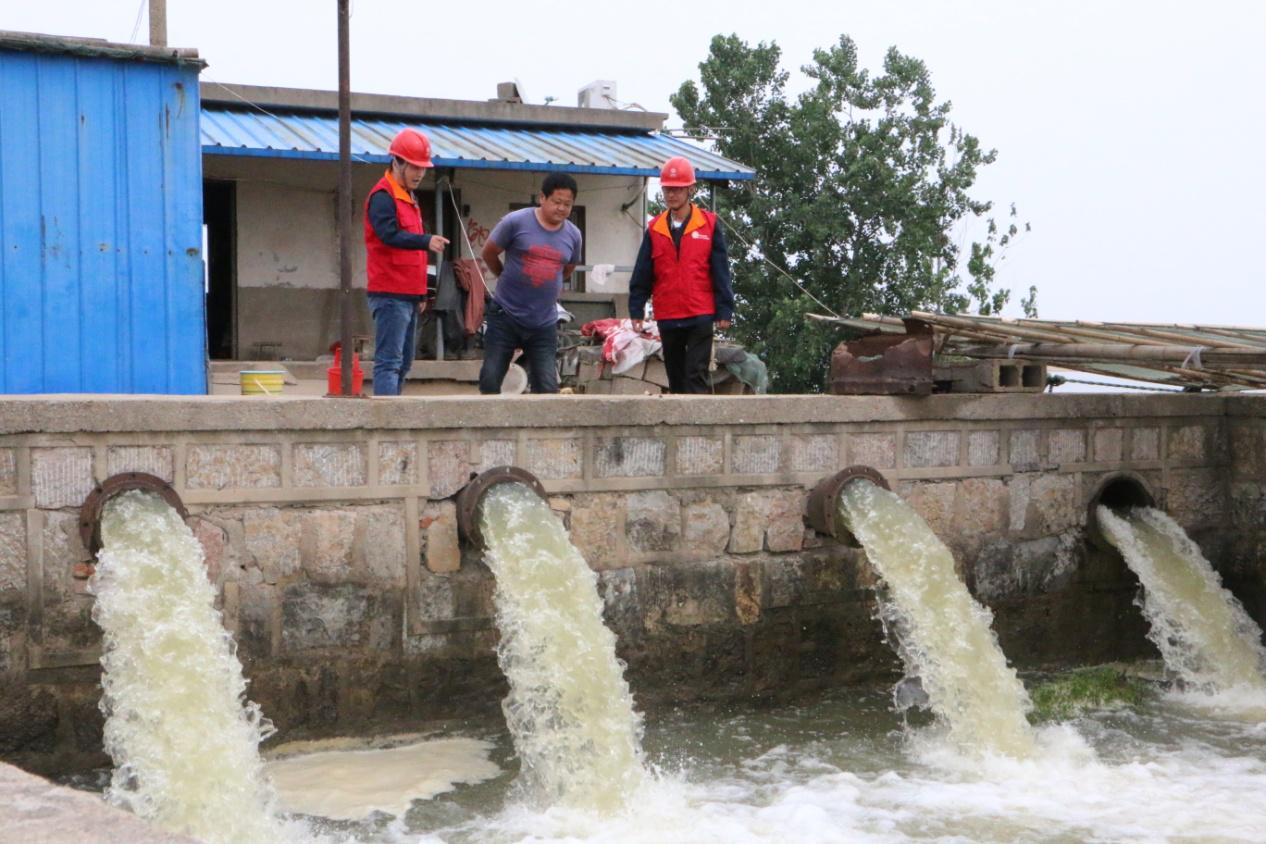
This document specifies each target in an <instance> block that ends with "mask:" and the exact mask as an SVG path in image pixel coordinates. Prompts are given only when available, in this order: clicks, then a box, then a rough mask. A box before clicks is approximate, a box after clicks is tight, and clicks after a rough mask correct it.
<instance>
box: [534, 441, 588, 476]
mask: <svg viewBox="0 0 1266 844" xmlns="http://www.w3.org/2000/svg"><path fill="white" fill-rule="evenodd" d="M526 451H527V458H526V461H525V462H526V464H527V465H526V467H525V468H527V470H528V471H529V472H531V473H532V474H533V475H536V476H537V477H538V478H541V479H542V480H556V479H563V478H579V477H580V476H581V475H582V474H583V473H584V441H583V440H581V439H580V438H579V437H568V438H566V439H532V440H528V442H527V446H526Z"/></svg>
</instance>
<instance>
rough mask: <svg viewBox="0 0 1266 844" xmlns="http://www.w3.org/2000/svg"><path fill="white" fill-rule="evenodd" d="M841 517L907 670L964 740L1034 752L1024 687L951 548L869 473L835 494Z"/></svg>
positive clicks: (956, 738) (1020, 753) (978, 746)
mask: <svg viewBox="0 0 1266 844" xmlns="http://www.w3.org/2000/svg"><path fill="white" fill-rule="evenodd" d="M839 509H840V516H841V517H842V518H843V519H844V521H845V523H846V524H847V525H848V527H849V530H851V531H852V532H853V535H854V536H856V537H857V539H858V540H859V541H860V542H861V544H862V547H863V548H865V549H866V557H867V559H869V560H870V562H871V564H872V565H873V566H874V567H875V569H876V570H877V571H878V572H879V575H880V576H881V577H882V578H883V581H884V588H883V589H882V590H881V591H880V613H881V616H882V620H883V621H884V625H885V629H887V630H889V631H892V632H893V634H894V635H893V638H894V639H895V640H896V642H895V644H896V647H897V651H898V653H899V654H900V656H901V660H902V662H903V664H904V665H905V669H906V674H907V676H908V677H918V678H919V679H920V680H921V681H922V686H923V689H924V691H925V692H926V693H927V696H928V702H929V706H930V708H931V709H932V711H933V712H934V713H935V714H936V715H937V717H938V718H939V719H940V720H941V721H942V722H943V723H944V724H945V725H946V727H947V728H948V730H949V738H950V741H951V742H952V743H953V744H955V745H958V746H959V747H961V748H963V749H968V750H974V751H984V752H990V751H992V752H995V753H1002V754H1006V755H1009V756H1015V757H1026V756H1030V755H1032V753H1033V752H1034V749H1035V744H1034V738H1033V731H1032V730H1031V728H1030V727H1029V724H1028V721H1027V720H1026V717H1025V715H1026V713H1027V712H1028V711H1029V710H1030V709H1032V704H1031V703H1030V701H1029V696H1028V693H1027V692H1025V690H1024V685H1023V684H1022V683H1021V682H1020V679H1019V678H1018V677H1017V676H1016V673H1015V670H1014V669H1012V668H1010V667H1009V666H1008V665H1007V661H1006V658H1005V657H1004V656H1003V654H1002V650H1001V649H1000V648H999V647H998V640H997V637H996V636H994V633H993V630H992V629H991V624H992V623H993V613H991V612H990V611H989V610H988V608H986V607H984V606H982V605H981V604H979V603H977V602H976V601H975V600H974V599H973V598H972V597H971V595H970V594H969V593H968V591H967V587H966V586H964V585H963V582H962V580H961V579H960V578H959V576H958V573H957V572H956V571H955V569H954V557H953V555H952V554H951V553H950V550H949V549H948V548H946V547H945V544H944V543H942V542H941V541H940V540H939V539H938V538H937V537H936V534H934V533H933V532H932V529H931V528H929V527H928V526H927V523H926V522H924V521H923V520H922V519H921V518H919V515H918V514H917V513H915V512H914V510H913V509H911V508H910V506H909V505H908V504H906V503H905V502H904V501H902V500H901V498H900V497H898V496H897V495H895V494H893V493H892V492H889V491H888V490H886V489H882V488H880V487H878V486H876V485H874V484H872V483H869V482H867V481H853V482H852V483H850V484H848V485H847V486H846V487H845V488H844V489H843V491H842V492H841V493H840V503H839Z"/></svg>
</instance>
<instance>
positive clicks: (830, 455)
mask: <svg viewBox="0 0 1266 844" xmlns="http://www.w3.org/2000/svg"><path fill="white" fill-rule="evenodd" d="M839 465H840V446H839V437H837V436H835V435H834V434H810V435H794V436H792V438H791V471H793V472H820V473H821V474H823V475H826V474H831V473H833V472H834V471H835V469H836V468H837V467H838V466H839Z"/></svg>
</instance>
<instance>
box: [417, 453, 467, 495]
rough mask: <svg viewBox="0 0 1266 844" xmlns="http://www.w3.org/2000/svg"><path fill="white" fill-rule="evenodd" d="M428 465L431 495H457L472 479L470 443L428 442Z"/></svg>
mask: <svg viewBox="0 0 1266 844" xmlns="http://www.w3.org/2000/svg"><path fill="white" fill-rule="evenodd" d="M427 465H428V468H429V469H430V474H431V497H432V498H448V497H449V496H451V495H455V494H456V493H457V491H458V490H459V489H461V488H462V487H464V486H465V485H466V484H467V483H468V482H469V481H470V470H471V465H470V443H467V442H460V441H440V442H432V443H427Z"/></svg>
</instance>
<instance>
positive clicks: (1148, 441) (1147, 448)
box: [1130, 428, 1160, 460]
mask: <svg viewBox="0 0 1266 844" xmlns="http://www.w3.org/2000/svg"><path fill="white" fill-rule="evenodd" d="M1130 459H1131V460H1159V459H1160V429H1159V428H1132V429H1131V430H1130Z"/></svg>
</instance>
